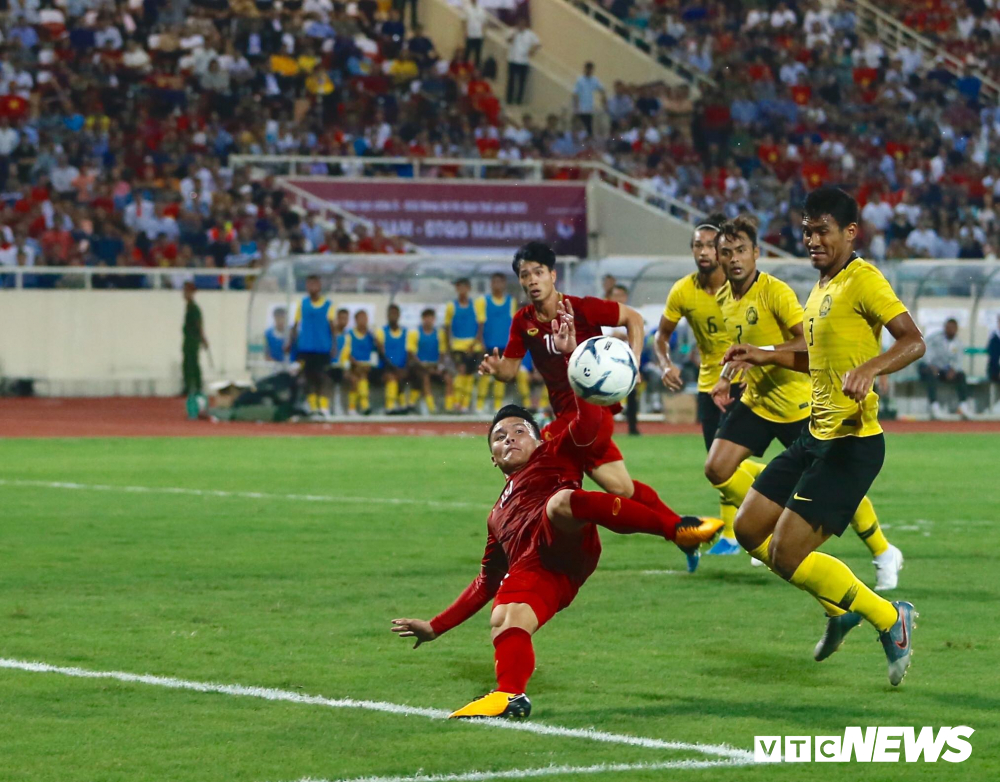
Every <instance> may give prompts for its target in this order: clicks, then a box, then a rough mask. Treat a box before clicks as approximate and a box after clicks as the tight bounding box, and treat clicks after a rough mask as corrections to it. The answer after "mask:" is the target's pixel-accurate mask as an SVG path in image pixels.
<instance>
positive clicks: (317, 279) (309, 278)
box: [306, 274, 320, 282]
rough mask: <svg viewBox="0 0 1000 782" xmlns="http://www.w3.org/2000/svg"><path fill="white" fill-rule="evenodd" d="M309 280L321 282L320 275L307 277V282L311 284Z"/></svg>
mask: <svg viewBox="0 0 1000 782" xmlns="http://www.w3.org/2000/svg"><path fill="white" fill-rule="evenodd" d="M309 280H316V282H320V278H319V275H318V274H310V275H309V276H308V277H306V282H309Z"/></svg>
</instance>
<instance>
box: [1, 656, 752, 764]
mask: <svg viewBox="0 0 1000 782" xmlns="http://www.w3.org/2000/svg"><path fill="white" fill-rule="evenodd" d="M0 668H9V669H12V670H18V671H29V672H32V673H58V674H61V675H63V676H73V677H76V678H79V679H115V680H117V681H120V682H126V683H129V684H148V685H151V686H154V687H166V688H168V689H171V690H191V691H194V692H204V693H217V694H219V695H234V696H237V697H244V698H262V699H264V700H268V701H284V702H286V703H300V704H304V705H309V706H325V707H327V708H330V709H366V710H368V711H380V712H385V713H388V714H399V715H402V716H408V717H427V718H428V719H432V720H443V719H446V718H447V716H448V712H447V711H445V710H444V709H424V708H420V707H417V706H406V705H403V704H399V703H388V702H386V701H366V700H355V699H354V698H324V697H322V696H320V695H302V694H300V693H297V692H289V691H287V690H275V689H271V688H270V687H247V686H244V685H242V684H214V683H212V682H197V681H188V680H186V679H177V678H174V677H170V676H152V675H150V674H137V673H125V672H123V671H91V670H87V669H86V668H64V667H61V666H58V665H48V664H47V663H38V662H29V661H27V660H11V659H8V658H0ZM468 724H472V725H479V726H484V727H489V728H498V729H506V730H517V731H521V732H523V733H534V734H537V735H541V736H560V737H563V738H576V739H585V740H587V741H597V742H601V743H605V744H625V745H629V746H633V747H646V748H648V749H670V750H689V751H694V752H700V753H702V754H705V755H713V756H716V757H721V758H728V759H730V760H732V761H742V762H751V760H752V758H753V755H752V754H751V753H749V752H747V751H746V750H742V749H736V748H735V747H730V746H727V745H725V744H691V743H687V742H683V741H663V740H661V739H648V738H643V737H641V736H629V735H626V734H621V733H607V732H605V731H601V730H595V729H593V728H563V727H559V726H558V725H545V724H543V723H540V722H512V721H508V720H494V719H490V720H474V721H470V723H468Z"/></svg>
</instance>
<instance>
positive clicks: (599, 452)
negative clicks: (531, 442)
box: [542, 408, 625, 473]
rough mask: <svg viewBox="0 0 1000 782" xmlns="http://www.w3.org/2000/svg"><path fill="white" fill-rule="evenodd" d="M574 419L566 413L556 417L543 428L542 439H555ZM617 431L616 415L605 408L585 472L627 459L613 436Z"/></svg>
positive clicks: (589, 452) (588, 455) (589, 450)
mask: <svg viewBox="0 0 1000 782" xmlns="http://www.w3.org/2000/svg"><path fill="white" fill-rule="evenodd" d="M572 420H573V416H571V415H568V414H567V415H565V416H560V417H559V418H556V420H554V421H553V422H552V423H550V424H549V425H548V426H546V427H545V428H544V429H542V440H545V441H548V440H553V439H555V438H556V436H558V435H560V434H562V433H563V432H564V431H565V430H566V427H567V426H569V424H570V422H571V421H572ZM614 433H615V417H614V414H613V413H612V412H611V410H610V409H608V408H605V409H604V412H603V415H602V417H601V429H600V431H599V432H598V433H597V439H596V440H594V444H593V445H591V446H590V447H589V448H588V449H587V461H586V464H584V468H583V469H584V472H587V473H591V472H593V471H594V470H596V469H597V468H598V467H600V466H601V465H602V464H610V463H611V462H620V461H623V460H624V459H625V457H624V456H622V452H621V451H619V450H618V446H617V445H615V441H614V440H612V439H611V437H612V436H613V435H614Z"/></svg>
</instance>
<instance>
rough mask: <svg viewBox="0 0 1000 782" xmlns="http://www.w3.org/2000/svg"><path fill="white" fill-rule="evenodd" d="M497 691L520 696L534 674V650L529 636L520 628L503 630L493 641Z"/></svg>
mask: <svg viewBox="0 0 1000 782" xmlns="http://www.w3.org/2000/svg"><path fill="white" fill-rule="evenodd" d="M493 648H494V649H495V651H494V654H493V657H494V659H495V660H496V672H497V689H498V690H499V691H500V692H510V693H515V694H518V695H520V694H521V693H522V692H524V688H525V687H527V686H528V679H530V678H531V674H533V673H534V672H535V648H534V647H533V646H532V645H531V634H530V633H529V632H528V631H527V630H522V629H521V628H520V627H511V628H509V629H507V630H504V631H503V632H502V633H500V635H498V636H497V637H496V638H494V639H493Z"/></svg>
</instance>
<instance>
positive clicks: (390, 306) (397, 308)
mask: <svg viewBox="0 0 1000 782" xmlns="http://www.w3.org/2000/svg"><path fill="white" fill-rule="evenodd" d="M393 310H396V312H399V305H398V304H396V303H395V302H394V303H392V304H390V305H389V306H388V307H386V310H385V311H386V312H392V311H393Z"/></svg>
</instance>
